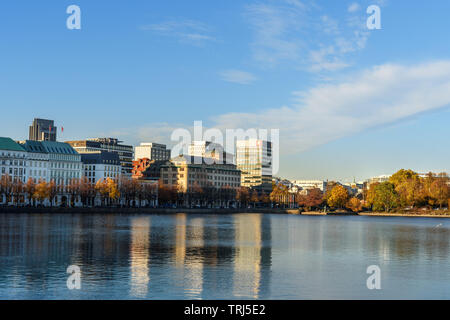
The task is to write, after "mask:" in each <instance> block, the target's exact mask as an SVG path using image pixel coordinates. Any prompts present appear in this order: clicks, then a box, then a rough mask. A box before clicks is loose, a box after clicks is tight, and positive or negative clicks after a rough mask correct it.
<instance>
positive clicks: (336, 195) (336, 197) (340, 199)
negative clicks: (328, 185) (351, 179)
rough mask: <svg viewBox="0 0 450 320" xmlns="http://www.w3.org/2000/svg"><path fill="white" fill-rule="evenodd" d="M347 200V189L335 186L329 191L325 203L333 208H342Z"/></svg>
mask: <svg viewBox="0 0 450 320" xmlns="http://www.w3.org/2000/svg"><path fill="white" fill-rule="evenodd" d="M348 199H349V194H348V191H347V189H345V188H344V187H343V186H341V185H336V186H334V187H333V189H332V190H331V193H330V196H329V197H328V199H327V203H328V205H329V206H330V207H333V208H343V207H344V206H345V205H346V204H347V202H348Z"/></svg>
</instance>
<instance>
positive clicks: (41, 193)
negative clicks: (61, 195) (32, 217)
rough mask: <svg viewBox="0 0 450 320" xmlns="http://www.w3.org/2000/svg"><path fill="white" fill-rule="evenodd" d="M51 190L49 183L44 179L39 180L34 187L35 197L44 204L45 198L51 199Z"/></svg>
mask: <svg viewBox="0 0 450 320" xmlns="http://www.w3.org/2000/svg"><path fill="white" fill-rule="evenodd" d="M49 190H50V189H49V186H48V183H47V182H45V181H44V180H39V181H38V183H37V184H36V187H35V189H34V193H33V199H35V200H37V201H38V202H39V203H40V204H42V203H43V202H44V201H45V199H50V192H49Z"/></svg>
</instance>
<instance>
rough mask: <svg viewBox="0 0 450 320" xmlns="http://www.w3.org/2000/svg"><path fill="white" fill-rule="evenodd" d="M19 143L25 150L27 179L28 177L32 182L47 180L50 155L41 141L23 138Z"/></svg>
mask: <svg viewBox="0 0 450 320" xmlns="http://www.w3.org/2000/svg"><path fill="white" fill-rule="evenodd" d="M19 143H20V144H21V145H22V147H23V148H24V149H25V150H26V151H27V178H26V179H27V181H28V179H30V178H31V179H33V181H34V183H38V182H39V181H49V167H50V155H49V154H48V153H47V152H46V151H45V149H44V147H43V146H42V144H41V142H39V141H33V140H25V141H20V142H19Z"/></svg>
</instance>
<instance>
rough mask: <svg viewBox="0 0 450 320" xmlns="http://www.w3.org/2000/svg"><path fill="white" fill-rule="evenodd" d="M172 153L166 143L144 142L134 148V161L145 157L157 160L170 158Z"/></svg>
mask: <svg viewBox="0 0 450 320" xmlns="http://www.w3.org/2000/svg"><path fill="white" fill-rule="evenodd" d="M170 153H171V151H170V150H169V149H167V146H166V145H165V144H159V143H152V142H151V143H147V142H143V143H141V145H140V146H137V147H135V148H134V161H138V160H139V159H145V158H146V159H149V160H156V161H163V160H170Z"/></svg>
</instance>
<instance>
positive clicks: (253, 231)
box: [233, 215, 262, 299]
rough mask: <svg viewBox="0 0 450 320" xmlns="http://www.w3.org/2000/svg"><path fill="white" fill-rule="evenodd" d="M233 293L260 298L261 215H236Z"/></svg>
mask: <svg viewBox="0 0 450 320" xmlns="http://www.w3.org/2000/svg"><path fill="white" fill-rule="evenodd" d="M234 220H235V226H236V230H235V256H234V276H233V295H234V296H235V297H237V298H244V297H248V296H249V295H250V298H253V299H258V297H259V290H260V288H259V285H260V281H261V247H262V237H261V216H260V215H236V216H234Z"/></svg>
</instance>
